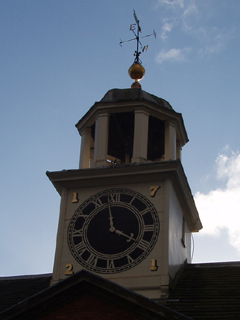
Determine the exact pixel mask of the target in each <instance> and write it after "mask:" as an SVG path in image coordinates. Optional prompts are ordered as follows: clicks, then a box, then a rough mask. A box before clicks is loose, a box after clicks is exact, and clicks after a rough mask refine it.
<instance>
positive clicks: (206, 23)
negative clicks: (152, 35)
mask: <svg viewBox="0 0 240 320" xmlns="http://www.w3.org/2000/svg"><path fill="white" fill-rule="evenodd" d="M159 7H161V9H160V10H159V14H160V19H161V21H162V27H161V32H160V33H159V34H160V38H161V39H162V40H164V41H165V43H166V45H168V48H169V46H174V45H171V43H173V42H174V43H176V42H178V43H179V41H181V43H183V44H184V45H186V43H187V44H188V45H187V46H188V47H191V48H192V50H191V52H192V56H191V57H192V58H193V57H194V59H195V58H205V57H208V56H211V55H216V54H217V53H219V52H220V51H221V50H224V48H225V47H226V46H227V43H228V42H229V41H230V40H232V39H233V37H234V34H236V32H234V31H233V30H229V29H227V30H226V29H224V27H223V25H222V24H216V19H215V18H216V17H218V15H219V11H214V9H213V7H212V5H211V4H210V3H202V2H200V1H196V0H158V8H159ZM166 39H168V41H167V42H166ZM180 39H181V40H180ZM163 45H164V44H162V46H163ZM182 50H184V49H182ZM160 57H161V53H160ZM189 58H190V56H189ZM166 60H167V59H166ZM188 60H189V59H188ZM157 61H158V60H157ZM161 61H162V60H161V59H160V63H162V62H161ZM181 61H184V60H181Z"/></svg>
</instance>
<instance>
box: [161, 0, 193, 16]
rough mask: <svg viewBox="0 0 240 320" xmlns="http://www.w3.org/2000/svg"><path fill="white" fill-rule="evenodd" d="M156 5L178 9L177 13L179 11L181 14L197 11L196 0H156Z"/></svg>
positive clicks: (185, 14)
mask: <svg viewBox="0 0 240 320" xmlns="http://www.w3.org/2000/svg"><path fill="white" fill-rule="evenodd" d="M158 5H160V6H166V7H168V8H169V9H172V10H175V11H178V14H179V11H180V12H181V14H182V16H187V15H190V14H192V13H195V12H197V6H196V0H158Z"/></svg>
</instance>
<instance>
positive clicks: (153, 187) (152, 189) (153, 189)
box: [150, 186, 160, 197]
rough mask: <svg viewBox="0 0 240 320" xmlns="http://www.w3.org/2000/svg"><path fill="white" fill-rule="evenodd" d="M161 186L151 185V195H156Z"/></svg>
mask: <svg viewBox="0 0 240 320" xmlns="http://www.w3.org/2000/svg"><path fill="white" fill-rule="evenodd" d="M159 188H160V186H151V187H150V191H151V192H150V196H151V197H155V194H156V193H157V191H158V189H159Z"/></svg>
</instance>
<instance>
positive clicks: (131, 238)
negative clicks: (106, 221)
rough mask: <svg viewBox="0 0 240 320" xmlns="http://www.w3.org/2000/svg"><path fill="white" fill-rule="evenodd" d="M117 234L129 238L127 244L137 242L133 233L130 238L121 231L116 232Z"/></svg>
mask: <svg viewBox="0 0 240 320" xmlns="http://www.w3.org/2000/svg"><path fill="white" fill-rule="evenodd" d="M115 232H116V234H118V235H119V236H124V237H125V238H128V239H127V242H130V241H131V240H133V241H135V239H134V238H133V237H134V234H133V233H130V236H128V235H127V234H125V233H123V232H122V231H120V230H115Z"/></svg>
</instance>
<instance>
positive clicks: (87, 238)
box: [47, 81, 202, 299]
mask: <svg viewBox="0 0 240 320" xmlns="http://www.w3.org/2000/svg"><path fill="white" fill-rule="evenodd" d="M136 82H137V84H139V83H138V81H136ZM76 127H77V129H78V132H79V134H80V136H81V152H80V163H79V169H76V170H63V171H59V172H47V175H48V177H49V179H50V180H51V181H52V183H53V185H54V186H55V188H56V189H57V191H58V193H59V194H60V196H61V206H60V217H59V226H58V234H57V243H56V253H55V262H54V270H53V278H52V283H56V282H58V281H60V280H62V279H64V278H66V277H67V276H71V274H73V273H76V272H77V271H80V270H82V269H86V270H88V271H90V272H93V273H95V274H98V275H100V276H102V277H104V278H107V279H109V280H111V281H113V282H115V283H117V284H119V285H122V286H124V287H126V288H128V289H130V290H133V291H135V292H138V293H140V294H142V295H145V296H147V297H149V298H152V299H157V298H160V297H164V296H167V294H168V291H169V287H170V286H171V283H172V280H173V279H174V277H175V276H176V274H177V272H178V271H179V270H180V268H181V266H182V265H183V264H184V263H185V262H186V261H187V262H191V233H192V232H197V231H198V230H200V229H201V228H202V225H201V222H200V219H199V215H198V212H197V209H196V207H195V203H194V200H193V197H192V194H191V190H190V188H189V185H188V182H187V179H186V176H185V174H184V170H183V167H182V164H181V149H182V147H183V146H184V145H185V143H187V141H188V137H187V133H186V130H185V126H184V123H183V119H182V116H181V114H180V113H177V112H176V111H174V110H173V108H172V107H171V105H170V104H169V103H168V102H167V101H165V100H163V99H161V98H158V97H156V96H154V95H152V94H149V93H147V92H145V91H143V90H142V89H141V87H140V85H136V83H134V86H132V88H130V89H112V90H110V91H108V92H107V93H106V95H105V96H104V97H103V98H102V100H101V101H99V102H96V103H95V104H94V105H93V106H92V107H91V108H90V109H89V111H88V112H87V113H86V114H85V115H84V116H83V118H82V119H80V120H79V121H78V123H77V124H76Z"/></svg>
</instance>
